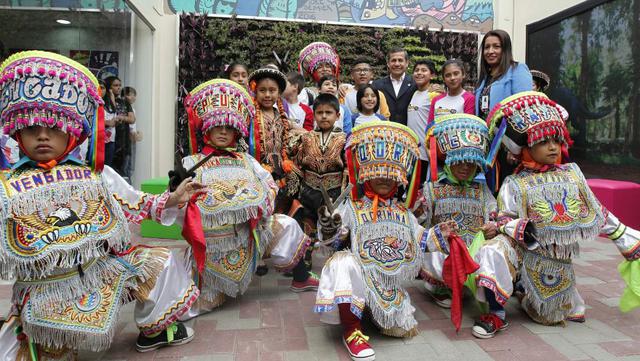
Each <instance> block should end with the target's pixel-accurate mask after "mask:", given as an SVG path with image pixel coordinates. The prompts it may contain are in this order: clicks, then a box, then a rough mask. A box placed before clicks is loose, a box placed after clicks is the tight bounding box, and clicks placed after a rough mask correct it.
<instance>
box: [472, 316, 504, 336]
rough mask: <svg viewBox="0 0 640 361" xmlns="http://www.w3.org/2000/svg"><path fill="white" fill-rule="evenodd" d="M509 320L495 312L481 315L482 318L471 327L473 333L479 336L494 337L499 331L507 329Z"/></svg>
mask: <svg viewBox="0 0 640 361" xmlns="http://www.w3.org/2000/svg"><path fill="white" fill-rule="evenodd" d="M508 327H509V322H507V321H506V320H503V319H501V318H500V317H498V316H496V315H494V314H493V313H487V314H484V315H480V319H479V320H478V321H476V322H475V324H474V325H473V328H471V334H472V335H474V336H475V337H477V338H492V337H493V336H495V335H496V333H497V332H499V331H503V330H506V329H507V328H508Z"/></svg>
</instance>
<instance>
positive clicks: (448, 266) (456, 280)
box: [442, 233, 480, 332]
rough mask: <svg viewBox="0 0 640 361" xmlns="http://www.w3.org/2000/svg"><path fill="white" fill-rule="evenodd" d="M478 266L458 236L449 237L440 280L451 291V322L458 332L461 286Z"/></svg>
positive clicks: (460, 316)
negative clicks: (446, 255)
mask: <svg viewBox="0 0 640 361" xmlns="http://www.w3.org/2000/svg"><path fill="white" fill-rule="evenodd" d="M478 268H480V265H478V264H477V263H476V262H475V261H474V260H473V258H471V255H470V254H469V250H468V249H467V245H466V243H465V242H464V240H463V239H462V238H460V236H458V235H457V234H455V233H452V234H451V235H449V256H448V257H447V258H446V259H445V260H444V265H443V267H442V279H443V280H444V283H445V284H446V285H447V287H449V288H450V289H451V322H452V323H453V325H454V326H455V328H456V332H458V331H459V330H460V324H461V323H462V294H463V292H462V291H463V287H464V286H463V285H464V282H465V281H466V280H467V276H468V275H470V274H471V273H473V272H475V271H476V270H477V269H478Z"/></svg>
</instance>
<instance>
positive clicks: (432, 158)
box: [429, 136, 438, 182]
mask: <svg viewBox="0 0 640 361" xmlns="http://www.w3.org/2000/svg"><path fill="white" fill-rule="evenodd" d="M429 167H430V168H431V180H432V181H433V182H437V181H438V150H437V149H436V137H434V136H431V138H429Z"/></svg>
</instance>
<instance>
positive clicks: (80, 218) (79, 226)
mask: <svg viewBox="0 0 640 361" xmlns="http://www.w3.org/2000/svg"><path fill="white" fill-rule="evenodd" d="M83 202H84V207H82V209H81V210H80V211H79V214H78V212H76V211H74V210H73V209H71V207H70V206H69V205H64V206H62V207H59V208H57V209H56V210H54V211H52V212H51V213H49V215H47V217H46V218H45V219H42V218H43V217H42V216H41V215H40V214H39V212H34V213H32V214H27V215H22V216H20V215H15V216H14V217H13V218H14V220H15V221H16V223H18V224H20V225H24V226H27V227H30V228H32V229H34V230H36V231H39V232H40V234H39V235H38V237H37V239H39V240H41V241H43V242H44V243H46V244H52V243H54V242H56V241H57V240H58V239H59V238H60V229H62V228H65V227H69V226H73V231H74V233H76V234H78V235H81V236H83V235H86V234H89V232H90V231H91V222H92V220H93V219H94V218H95V216H96V214H97V213H98V211H99V210H100V207H102V205H103V204H104V198H103V197H99V198H98V199H96V200H84V201H83Z"/></svg>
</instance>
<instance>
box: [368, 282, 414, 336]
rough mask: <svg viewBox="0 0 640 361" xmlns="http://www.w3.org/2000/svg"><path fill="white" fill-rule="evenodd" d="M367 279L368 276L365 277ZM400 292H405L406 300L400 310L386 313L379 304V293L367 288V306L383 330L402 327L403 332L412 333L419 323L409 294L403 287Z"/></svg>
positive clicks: (399, 288)
mask: <svg viewBox="0 0 640 361" xmlns="http://www.w3.org/2000/svg"><path fill="white" fill-rule="evenodd" d="M365 277H366V276H365ZM397 288H398V291H399V292H404V294H405V296H406V299H405V300H404V302H403V303H402V307H400V309H396V308H390V310H391V312H387V311H385V310H384V309H383V308H382V307H381V306H380V305H379V304H378V297H379V296H378V295H377V293H376V292H375V291H374V290H372V289H370V288H369V287H368V286H367V291H366V292H365V296H366V301H367V306H368V307H369V310H370V311H371V315H372V317H373V320H374V322H375V323H376V324H377V325H378V326H379V327H381V328H385V329H390V328H394V327H400V328H401V329H403V330H406V331H410V330H411V329H412V328H414V327H416V325H417V324H418V322H417V321H416V319H415V317H414V316H413V313H414V312H415V308H414V307H413V305H411V299H410V298H409V294H408V293H407V292H406V290H404V289H403V288H401V287H397Z"/></svg>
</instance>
